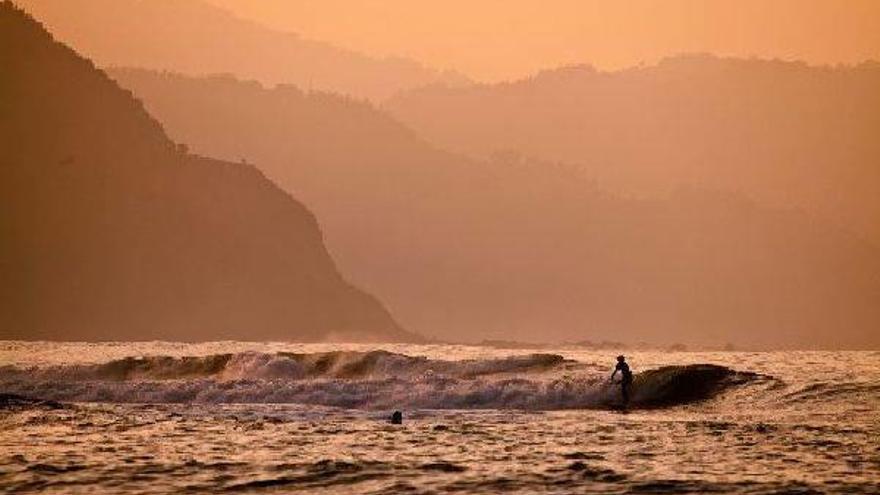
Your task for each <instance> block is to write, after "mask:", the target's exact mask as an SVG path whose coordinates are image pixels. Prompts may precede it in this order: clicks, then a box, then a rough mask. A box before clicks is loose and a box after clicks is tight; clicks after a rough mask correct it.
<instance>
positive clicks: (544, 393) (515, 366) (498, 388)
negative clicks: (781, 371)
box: [0, 351, 757, 410]
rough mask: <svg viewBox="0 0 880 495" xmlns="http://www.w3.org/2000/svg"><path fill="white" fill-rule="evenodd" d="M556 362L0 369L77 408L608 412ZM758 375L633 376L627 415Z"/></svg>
mask: <svg viewBox="0 0 880 495" xmlns="http://www.w3.org/2000/svg"><path fill="white" fill-rule="evenodd" d="M591 369H592V368H590V367H588V366H584V365H582V364H579V363H575V362H573V361H568V360H565V359H564V358H563V357H562V356H559V355H556V354H531V355H525V356H512V357H507V358H503V359H485V360H463V361H444V360H429V359H427V358H425V357H418V356H407V355H403V354H395V353H391V352H387V351H372V352H344V351H338V352H323V353H308V354H295V353H276V354H271V353H239V354H217V355H212V356H204V357H183V358H175V357H170V356H151V357H144V358H126V359H120V360H116V361H111V362H108V363H104V364H97V365H73V366H57V367H51V368H43V369H26V370H25V369H18V368H13V367H5V368H0V384H2V387H3V389H4V390H6V391H9V392H15V393H20V394H30V395H35V396H39V397H41V398H49V399H54V400H66V401H77V402H141V403H186V402H205V403H299V404H312V405H322V406H336V407H347V408H362V409H391V408H395V409H397V408H424V409H514V408H515V409H533V410H555V409H579V408H583V409H586V408H605V407H613V406H614V405H615V404H616V403H617V400H618V396H619V388H618V386H617V385H615V384H611V383H609V382H608V381H607V379H606V378H605V375H602V376H599V375H597V374H596V373H595V372H591V371H590V370H591ZM756 377H757V375H754V374H751V373H741V372H737V371H734V370H731V369H729V368H725V367H722V366H715V365H688V366H670V367H664V368H659V369H655V370H648V371H646V372H644V373H641V374H638V375H636V378H635V382H634V386H633V402H632V405H633V406H634V407H664V406H674V405H680V404H687V403H691V402H694V401H699V400H705V399H709V398H711V397H713V396H715V395H717V394H718V393H720V392H722V391H724V390H726V389H727V388H729V387H733V386H738V385H742V384H744V383H747V382H749V381H751V380H753V379H755V378H756Z"/></svg>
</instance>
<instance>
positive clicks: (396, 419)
mask: <svg viewBox="0 0 880 495" xmlns="http://www.w3.org/2000/svg"><path fill="white" fill-rule="evenodd" d="M391 424H393V425H401V424H403V413H402V412H400V411H394V414H392V415H391Z"/></svg>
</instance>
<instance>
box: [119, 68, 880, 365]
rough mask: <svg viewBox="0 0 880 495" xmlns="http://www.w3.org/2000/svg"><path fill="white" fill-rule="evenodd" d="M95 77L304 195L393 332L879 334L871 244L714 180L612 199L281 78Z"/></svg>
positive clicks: (744, 338)
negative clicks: (387, 313) (451, 145)
mask: <svg viewBox="0 0 880 495" xmlns="http://www.w3.org/2000/svg"><path fill="white" fill-rule="evenodd" d="M109 73H110V74H111V75H112V77H114V78H115V79H117V80H118V81H119V83H120V84H121V85H122V86H124V87H127V88H130V89H131V90H132V91H134V92H135V93H136V94H137V95H138V96H139V97H141V98H143V99H144V101H145V104H146V105H147V107H148V108H149V110H150V112H152V113H153V114H154V115H156V116H157V117H159V118H160V119H161V120H162V122H163V123H164V125H165V126H166V128H167V129H168V132H169V133H170V135H172V136H174V138H175V139H179V140H182V141H185V142H187V143H190V144H191V145H192V146H193V149H194V150H197V151H199V152H201V153H207V154H210V155H212V156H221V157H225V158H227V159H230V160H236V161H237V160H240V159H241V158H247V159H248V160H254V161H255V163H257V164H259V166H260V167H261V168H262V169H263V170H265V171H266V174H267V175H268V176H269V177H271V178H272V179H273V180H275V181H277V182H278V184H280V185H282V186H283V187H285V188H286V189H287V190H289V191H292V192H293V193H295V195H296V196H297V197H298V198H301V199H303V201H305V202H306V204H308V205H309V206H310V207H311V208H313V209H314V211H315V212H316V214H317V215H318V217H319V218H320V219H321V221H322V226H323V229H324V232H325V235H326V242H327V245H328V246H329V248H330V250H331V251H332V252H333V254H334V257H335V259H336V260H338V262H339V264H340V266H341V267H342V268H343V272H344V273H346V274H349V275H350V276H351V277H352V280H355V281H357V282H358V283H362V284H364V286H365V287H369V288H370V289H371V290H373V291H375V292H376V293H377V294H380V295H381V297H382V298H383V300H384V301H387V302H388V303H389V304H390V305H391V307H393V308H394V312H395V316H396V317H398V318H399V319H400V321H401V322H402V323H403V324H404V325H405V326H407V327H411V328H418V329H419V330H420V331H423V332H425V333H428V334H431V335H434V336H438V337H441V338H444V339H451V340H467V341H469V342H473V341H478V340H480V339H484V338H491V337H496V338H503V339H504V340H522V341H535V340H536V339H541V340H544V341H549V342H552V341H564V340H569V341H581V340H584V339H589V340H593V341H603V340H607V341H627V342H647V343H650V344H653V345H654V346H662V347H666V346H668V345H669V344H671V343H675V342H682V343H686V344H688V345H694V346H711V347H719V346H721V345H723V344H725V343H728V342H732V343H734V344H736V345H738V346H747V347H749V348H766V347H783V348H804V347H809V348H815V347H824V348H839V347H845V348H865V347H871V346H873V347H876V346H877V345H880V341H878V340H877V333H876V332H874V331H873V329H874V328H875V327H876V326H877V324H878V322H880V304H878V301H880V276H878V274H880V251H878V249H877V248H876V247H875V246H872V245H871V244H869V243H866V242H864V241H863V240H862V239H860V238H858V237H856V236H854V235H852V234H851V233H850V232H849V231H848V230H847V229H844V228H840V227H838V226H837V225H835V224H833V223H831V222H828V221H823V220H820V219H817V218H816V217H815V216H813V215H810V214H809V213H807V212H804V211H798V210H792V209H787V208H781V207H769V206H767V205H766V204H763V203H761V202H758V201H755V200H753V199H750V198H749V197H748V195H747V194H745V193H743V192H731V191H729V190H726V189H725V188H723V187H719V188H715V187H711V188H710V187H694V186H676V187H675V188H673V189H672V190H671V191H669V192H664V193H662V194H658V195H657V196H656V197H652V198H639V197H627V196H626V195H617V194H613V193H610V192H609V191H608V189H609V186H608V185H606V184H604V183H603V182H600V181H596V180H594V179H593V175H594V171H593V170H592V168H591V167H589V166H586V165H585V166H577V165H571V164H566V163H557V162H548V161H541V160H537V159H532V158H528V156H527V155H524V154H522V153H517V152H515V151H510V152H499V153H494V154H493V156H492V157H490V158H489V159H485V160H482V159H474V158H467V157H465V156H462V155H456V154H453V153H449V152H445V151H442V150H439V149H437V148H436V147H434V146H433V145H431V144H430V143H428V142H426V141H425V140H424V139H422V138H421V137H420V136H419V135H418V134H416V133H414V132H413V131H412V130H411V129H410V128H408V127H406V126H405V125H402V124H401V123H400V122H399V121H397V120H396V119H395V118H393V117H390V116H389V115H388V114H387V113H385V112H383V111H381V110H379V109H377V108H376V107H374V106H372V105H369V104H366V103H363V102H352V101H351V100H348V99H344V98H340V97H338V96H334V95H329V94H324V93H320V94H316V93H309V92H305V91H301V90H299V89H297V88H294V87H276V88H272V89H268V88H265V87H263V86H262V85H260V84H257V83H253V82H242V81H237V80H235V79H234V78H232V77H230V76H223V77H208V78H194V77H186V76H181V75H179V74H161V73H157V72H152V71H144V70H138V69H112V70H110V71H109ZM566 77H567V76H566ZM473 91H479V90H473ZM466 93H467V91H463V92H462V94H466ZM456 94H457V93H456ZM480 104H481V102H480V101H474V105H480ZM563 124H565V122H562V123H561V125H563ZM523 125H526V126H529V125H531V123H530V122H528V121H522V122H521V121H517V120H516V119H514V120H513V121H510V122H505V123H504V126H508V127H510V126H513V127H518V126H523ZM553 125H555V124H548V128H552V126H553ZM526 141H527V140H526Z"/></svg>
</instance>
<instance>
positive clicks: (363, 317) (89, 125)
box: [0, 1, 416, 341]
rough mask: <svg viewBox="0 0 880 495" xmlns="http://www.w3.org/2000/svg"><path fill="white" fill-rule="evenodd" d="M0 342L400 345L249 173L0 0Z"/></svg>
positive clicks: (302, 220) (384, 315)
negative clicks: (195, 148)
mask: <svg viewBox="0 0 880 495" xmlns="http://www.w3.org/2000/svg"><path fill="white" fill-rule="evenodd" d="M0 67H2V74H0V339H51V340H152V339H164V340H205V339H209V340H222V339H241V340H269V339H273V340H309V341H311V340H331V339H350V340H383V341H385V340H388V341H391V340H393V341H399V340H414V339H416V337H415V336H413V335H411V334H408V333H407V332H404V331H403V330H401V329H400V328H399V327H398V325H397V324H396V323H395V322H394V321H393V320H392V318H391V316H390V315H389V314H388V312H387V311H386V310H385V309H384V308H383V307H382V306H381V305H380V304H379V303H378V302H377V301H376V300H375V299H374V298H373V297H372V296H370V295H367V294H366V293H364V292H361V291H360V290H358V289H356V288H354V287H352V286H351V285H349V284H348V283H346V281H345V280H343V278H342V277H341V276H340V274H339V272H338V271H337V269H336V267H335V265H334V263H333V261H332V259H331V258H330V256H329V255H328V253H327V252H326V250H325V248H324V245H323V241H322V236H321V232H320V231H319V229H318V224H317V222H316V221H315V218H314V217H313V215H312V214H311V213H310V212H309V211H308V210H306V209H305V207H303V206H302V205H301V204H300V203H298V202H297V201H295V200H294V199H292V198H291V197H290V196H289V195H287V194H286V193H285V192H283V191H282V190H280V189H279V188H277V187H276V186H275V185H274V184H273V183H272V182H270V181H269V180H268V179H266V178H265V177H264V176H263V175H262V174H261V173H260V172H259V171H258V170H257V169H255V168H254V167H252V166H249V165H241V164H232V163H226V162H221V161H217V160H212V159H208V158H202V157H199V156H194V155H191V154H188V153H187V152H186V149H185V147H184V146H182V145H176V144H175V143H174V142H172V141H171V140H170V139H169V138H167V137H166V135H165V134H164V132H163V130H162V128H161V126H160V124H159V123H158V122H156V121H155V120H154V119H153V118H152V117H150V116H149V115H148V114H147V112H145V111H144V109H143V107H142V104H141V103H140V102H139V101H138V100H136V99H135V98H133V97H132V95H131V93H130V92H128V91H125V90H123V89H121V88H119V87H118V86H117V85H116V83H114V82H113V81H112V80H111V79H110V78H108V77H107V76H106V75H105V74H104V73H103V72H101V71H99V70H97V69H96V68H95V67H94V66H93V64H92V63H91V62H90V61H88V60H86V59H84V58H81V57H79V56H78V55H76V54H75V53H74V52H73V51H72V50H71V49H69V48H67V47H65V46H64V45H62V44H60V43H57V42H55V41H53V39H52V37H51V35H50V34H49V33H48V32H46V31H45V30H44V29H43V28H42V27H41V26H40V25H39V24H38V23H37V22H35V21H34V20H33V19H31V18H30V17H28V16H27V15H26V14H24V13H23V12H22V11H20V10H18V9H17V8H16V7H14V6H13V5H12V4H11V3H10V2H6V1H4V2H2V3H0Z"/></svg>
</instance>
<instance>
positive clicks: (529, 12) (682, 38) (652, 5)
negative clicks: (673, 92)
mask: <svg viewBox="0 0 880 495" xmlns="http://www.w3.org/2000/svg"><path fill="white" fill-rule="evenodd" d="M210 1H211V2H213V3H216V4H219V5H224V6H226V7H228V8H231V9H233V10H235V11H236V12H238V13H239V14H241V15H243V16H247V17H250V18H253V19H256V20H259V21H261V22H263V23H265V24H268V25H271V26H273V27H277V28H282V29H285V30H291V31H296V32H299V33H301V34H303V35H304V36H306V37H309V38H315V39H321V40H325V41H329V42H332V43H334V44H338V45H341V46H345V47H349V48H353V49H357V50H360V51H365V52H368V53H372V54H381V55H393V54H397V55H406V56H409V57H413V58H416V59H419V60H422V61H424V62H426V63H429V64H431V65H434V66H437V67H440V68H455V69H459V70H462V71H464V72H466V73H468V74H470V75H472V76H474V77H477V78H480V79H487V80H494V79H503V78H513V77H520V76H522V75H524V74H526V73H529V72H533V71H536V70H540V69H543V68H548V67H552V66H558V65H563V64H572V63H584V62H587V63H592V64H594V65H596V66H598V67H600V68H619V67H623V66H630V65H636V64H638V63H640V62H642V61H644V62H648V63H650V62H653V61H655V60H656V59H657V58H659V57H663V56H665V55H670V54H677V53H680V52H695V51H699V52H711V53H715V54H721V55H737V56H752V55H755V56H760V57H773V58H775V57H778V58H784V59H801V60H805V61H808V62H811V63H817V64H819V63H838V62H844V63H854V62H861V61H863V60H866V59H871V58H872V59H880V0H734V1H726V0H725V1H720V0H629V1H623V0H443V1H424V0H320V1H314V0H248V1H247V2H245V1H242V0H210Z"/></svg>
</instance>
